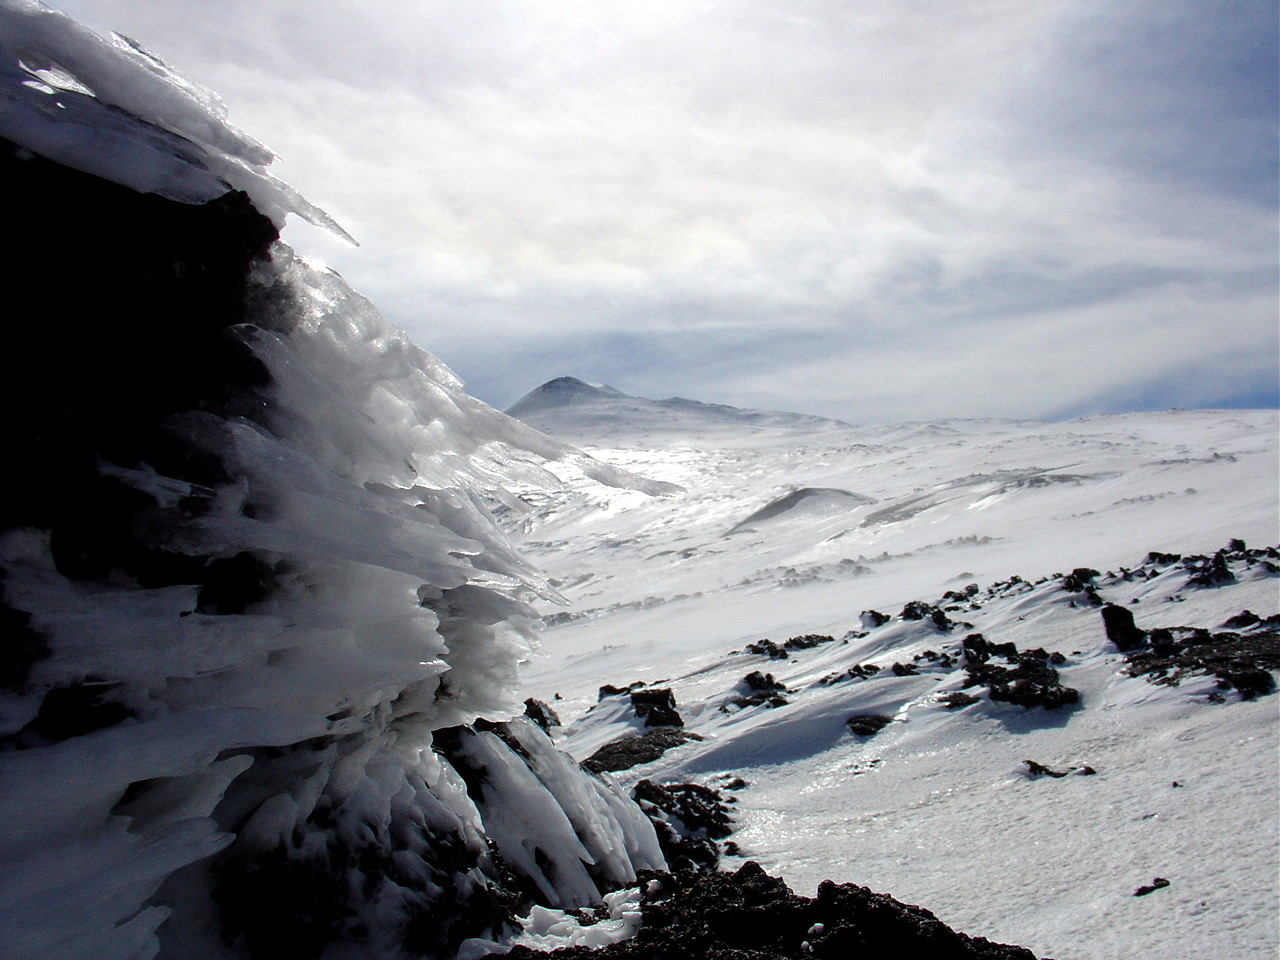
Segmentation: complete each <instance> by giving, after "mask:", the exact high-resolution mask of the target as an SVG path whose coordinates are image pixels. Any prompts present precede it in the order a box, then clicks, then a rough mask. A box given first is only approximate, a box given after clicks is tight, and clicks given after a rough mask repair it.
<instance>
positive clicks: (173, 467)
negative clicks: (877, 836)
mask: <svg viewBox="0 0 1280 960" xmlns="http://www.w3.org/2000/svg"><path fill="white" fill-rule="evenodd" d="M0 73H2V74H3V77H2V79H0V83H2V88H0V166H2V167H3V176H2V177H0V184H2V187H0V190H2V191H3V195H4V202H5V208H6V210H7V211H8V212H9V221H8V222H9V223H10V225H11V229H13V230H18V231H20V243H19V244H18V249H17V251H16V253H15V255H14V256H13V257H12V258H11V259H10V260H9V261H8V262H7V263H6V266H7V269H8V276H7V277H6V284H5V287H6V294H7V296H8V298H9V308H10V309H9V313H8V315H9V317H10V318H11V319H10V324H9V331H8V332H9V334H10V344H9V349H7V350H6V352H5V360H4V367H5V369H4V371H3V373H4V376H3V386H2V388H0V389H3V391H4V403H5V409H6V412H7V416H8V418H9V420H10V421H11V423H12V429H11V430H10V431H9V438H8V439H9V443H8V450H7V453H8V461H9V464H10V466H11V468H10V470H9V471H8V472H7V475H6V478H5V490H4V494H5V495H4V497H3V503H4V506H3V511H2V513H3V516H2V519H0V587H2V588H3V597H2V601H3V602H2V605H0V623H2V624H3V628H4V629H3V646H2V647H0V815H2V816H3V819H4V822H5V824H6V829H5V831H4V832H3V836H0V858H3V862H4V864H5V871H4V873H3V876H0V941H2V942H3V943H4V944H5V955H6V956H7V957H15V958H18V957H24V958H27V957H29V958H36V957H48V958H54V957H57V958H67V957H83V956H94V957H95V958H98V960H109V958H122V960H123V958H137V957H150V956H154V955H156V954H157V953H163V954H164V955H167V956H174V957H177V956H184V957H191V956H201V957H217V956H227V957H233V956H251V957H264V956H271V957H311V956H318V955H319V954H320V953H321V952H322V951H325V950H328V951H329V955H339V954H340V955H344V956H346V955H360V956H368V955H378V956H396V955H400V954H419V955H420V954H422V953H424V952H430V953H433V954H447V953H450V952H452V950H453V949H455V948H456V947H457V945H458V944H459V943H460V942H461V941H462V940H463V939H464V938H466V937H470V936H477V935H481V934H486V933H489V932H491V931H494V930H497V929H500V928H501V927H502V926H503V925H504V923H506V922H507V920H508V919H509V917H510V915H511V910H512V907H513V906H514V905H516V904H518V903H520V902H527V901H528V900H536V901H537V902H541V903H544V904H548V905H552V906H572V905H578V904H582V903H586V902H594V901H596V900H598V899H599V897H600V895H601V894H602V893H603V892H604V891H605V890H606V889H611V888H613V887H616V886H619V885H622V884H624V883H625V882H627V881H629V880H631V879H632V878H633V877H634V875H635V872H636V870H637V869H638V868H645V867H658V866H661V865H662V863H663V861H662V856H661V853H660V851H659V848H658V845H657V841H656V838H655V836H654V832H653V829H652V827H651V825H650V824H649V822H648V820H646V819H645V817H644V816H643V815H642V814H641V813H640V811H639V809H638V808H637V807H636V806H635V805H634V804H633V803H631V802H630V801H629V800H628V799H627V798H625V796H623V795H622V794H621V793H619V792H618V790H617V788H616V787H614V786H612V785H611V784H610V783H609V782H607V781H604V780H601V779H597V778H593V777H590V776H588V775H587V774H585V773H583V772H582V771H581V769H580V768H579V767H578V766H577V765H576V764H574V763H573V762H572V761H569V760H568V759H567V758H565V757H564V756H562V755H561V754H559V753H557V752H556V751H555V749H554V748H553V747H552V746H551V743H550V741H549V740H548V739H547V738H546V737H545V735H543V734H542V732H541V731H540V730H539V729H538V728H537V727H536V726H534V725H533V724H531V723H528V722H526V721H523V720H512V719H511V718H512V717H513V716H514V715H515V714H516V713H517V712H518V709H517V707H516V706H515V704H516V699H515V697H514V691H515V681H516V673H515V671H516V667H517V664H518V663H519V662H520V660H521V659H522V658H523V657H525V656H526V653H527V651H528V648H529V644H530V642H531V636H532V635H531V632H530V624H531V622H532V618H531V615H530V608H529V606H528V603H529V601H530V600H532V599H534V598H535V597H544V598H545V597H552V596H554V591H553V590H552V589H551V588H550V586H549V585H548V584H547V582H546V581H545V579H544V578H542V577H541V576H540V575H539V574H538V573H536V572H535V571H534V570H532V569H531V568H530V567H529V566H527V565H526V564H525V563H524V562H522V561H521V559H520V558H519V557H518V556H517V555H516V554H515V553H514V552H513V550H512V549H511V547H510V545H509V544H508V542H507V540H506V538H505V537H504V535H503V534H502V533H501V532H500V531H499V530H498V528H497V527H496V526H495V525H494V523H493V522H492V519H491V517H492V514H491V512H490V506H491V505H492V504H494V503H495V502H505V503H506V504H508V506H509V507H511V508H519V507H520V502H519V501H518V500H517V499H516V498H514V497H512V496H510V495H509V494H507V493H506V490H505V484H507V483H508V482H509V481H510V480H511V479H513V478H519V480H520V481H521V482H522V483H529V482H533V483H548V482H552V481H553V478H551V477H550V475H549V474H547V473H546V472H545V471H544V470H543V469H542V468H541V467H540V466H538V462H539V461H540V460H545V459H548V458H550V459H556V460H561V461H565V462H570V463H573V464H575V465H576V466H577V467H579V468H580V469H581V470H582V471H583V472H584V473H586V474H589V475H591V476H594V477H596V478H597V479H599V480H601V481H603V482H606V483H613V484H623V485H631V486H634V487H639V488H641V489H644V490H646V491H647V492H651V493H663V492H669V491H670V489H671V488H670V487H669V486H665V485H661V484H653V483H648V482H647V481H644V480H641V479H640V478H637V477H634V476H631V475H627V474H625V473H623V472H622V471H616V470H613V469H611V468H609V467H608V466H606V465H604V464H601V463H599V462H597V461H595V460H593V459H591V458H589V457H587V456H586V455H584V454H581V453H579V452H578V451H576V450H574V449H572V448H570V447H568V446H566V445H565V444H562V443H559V442H557V441H554V440H551V439H550V438H548V437H546V436H544V435H542V434H540V433H538V432H536V431H535V430H533V429H531V428H528V427H525V426H523V425H521V424H518V423H516V422H514V421H512V420H510V419H508V418H506V417H505V416H503V415H502V414H500V413H498V412H496V411H494V410H491V409H490V408H488V407H486V406H484V405H483V404H481V403H479V402H478V401H476V400H474V399H472V398H470V397H469V396H467V395H466V394H465V392H464V391H463V388H462V384H461V383H460V382H459V381H458V380H457V378H456V377H454V375H453V374H452V373H451V372H450V371H449V370H448V369H447V368H446V367H444V366H443V365H442V364H440V363H439V362H438V361H437V360H436V359H435V358H433V357H431V356H430V355H429V354H427V353H425V352H423V351H422V350H420V349H418V348H416V347H414V346H413V345H412V344H410V343H409V342H408V340H407V339H406V338H405V337H404V335H403V334H402V333H400V332H399V331H398V330H396V329H394V328H392V327H391V326H390V325H388V324H387V323H386V322H385V321H384V320H383V319H382V318H381V317H380V316H379V315H378V313H377V312H376V310H374V308H373V307H372V306H371V305H370V304H369V303H368V302H367V301H365V300H364V299H362V298H361V297H359V296H358V295H356V294H355V293H353V292H352V291H351V290H350V289H348V288H347V287H346V285H345V284H344V283H343V282H342V280H341V279H340V278H339V277H338V276H337V275H335V274H333V273H331V272H327V271H324V270H320V269H316V268H314V267H312V266H309V265H307V264H306V263H304V262H302V261H300V260H299V259H297V258H295V257H294V256H293V255H292V252H291V251H290V250H289V249H288V248H287V247H286V246H284V245H283V244H281V243H280V242H279V241H278V239H277V230H278V227H279V226H280V224H281V222H282V220H283V217H284V216H285V214H286V213H288V212H297V213H300V214H301V215H303V216H306V217H308V218H309V219H312V220H314V221H317V222H319V223H321V224H325V225H328V226H330V228H331V229H333V230H335V231H338V232H340V228H338V227H337V226H336V225H335V224H333V223H332V221H330V220H329V219H328V218H327V217H326V216H325V215H324V214H323V212H322V211H319V210H318V209H317V208H315V207H313V206H311V205H310V204H308V203H306V201H304V200H302V199H301V198H300V197H298V196H297V195H296V194H295V193H294V192H293V191H292V190H290V189H289V188H288V187H287V186H286V185H284V184H281V183H279V182H278V181H276V180H274V179H272V178H271V177H270V176H269V175H268V174H267V173H266V171H265V167H266V165H267V164H268V163H269V162H270V160H271V154H270V152H269V151H267V150H265V148H263V147H262V146H261V145H260V144H257V143H256V142H254V141H252V140H251V139H250V138H248V137H245V136H244V135H243V134H241V133H240V132H239V131H237V130H235V129H234V128H233V127H231V126H230V125H228V124H227V123H226V121H225V119H224V111H223V109H222V107H221V105H220V104H219V103H218V101H217V99H216V97H214V96H213V95H212V94H210V93H208V92H207V91H204V90H201V89H199V88H198V87H196V86H195V85H194V84H191V83H190V82H188V81H186V80H185V79H183V78H181V77H179V76H178V75H177V74H175V73H174V72H173V71H171V70H170V69H169V68H168V67H166V66H165V65H164V64H162V63H161V62H160V61H159V60H157V59H156V58H155V57H154V56H152V55H150V54H148V53H147V52H146V51H144V50H142V49H141V48H140V47H139V46H138V45H137V44H135V43H133V42H131V41H128V40H125V39H123V38H116V39H115V40H113V41H107V40H103V39H102V38H100V37H98V36H96V35H95V34H92V33H91V32H89V31H87V30H85V29H84V28H82V27H80V26H79V25H77V24H75V23H74V22H73V21H71V20H69V19H68V18H66V17H65V16H63V15H61V14H56V13H53V12H51V11H49V10H47V9H45V8H43V7H42V6H40V5H38V4H35V3H30V2H25V0H0ZM477 718H487V721H488V723H487V725H486V726H483V729H481V728H479V727H477V728H472V727H470V726H468V725H470V724H472V723H474V722H475V721H476V720H477ZM445 731H448V733H445ZM334 951H337V953H336V954H335V953H334ZM344 951H345V952H344Z"/></svg>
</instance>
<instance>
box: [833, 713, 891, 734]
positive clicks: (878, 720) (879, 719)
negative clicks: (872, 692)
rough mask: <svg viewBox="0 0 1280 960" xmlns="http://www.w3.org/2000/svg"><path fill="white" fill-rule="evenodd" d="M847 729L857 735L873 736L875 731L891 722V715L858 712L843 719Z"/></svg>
mask: <svg viewBox="0 0 1280 960" xmlns="http://www.w3.org/2000/svg"><path fill="white" fill-rule="evenodd" d="M845 723H846V724H848V726H849V730H850V731H852V732H853V733H855V734H856V735H858V736H859V737H874V736H875V735H876V734H877V733H879V732H880V731H881V730H883V729H884V728H885V727H887V726H888V725H889V724H891V723H893V717H886V716H884V715H883V714H879V713H859V714H856V715H854V716H852V717H850V718H849V719H848V720H846V721H845Z"/></svg>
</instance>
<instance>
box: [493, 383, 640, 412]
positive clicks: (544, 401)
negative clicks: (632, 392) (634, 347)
mask: <svg viewBox="0 0 1280 960" xmlns="http://www.w3.org/2000/svg"><path fill="white" fill-rule="evenodd" d="M626 396H627V395H626V394H625V393H623V392H622V391H621V390H615V389H614V388H613V387H610V386H608V385H606V384H595V383H587V382H586V381H585V380H579V379H578V378H577V377H567V376H566V377H555V378H554V379H551V380H548V381H547V382H546V383H544V384H542V385H541V386H538V387H534V389H532V390H530V391H529V392H528V393H526V394H525V395H524V396H523V397H521V398H520V399H519V400H517V401H516V402H515V403H513V404H512V405H511V407H510V408H509V409H508V410H507V413H508V414H509V415H511V416H513V417H519V416H520V414H521V413H530V412H533V411H537V410H547V409H554V408H557V407H563V406H569V405H576V404H580V403H583V402H589V401H591V400H601V399H605V398H625V397H626Z"/></svg>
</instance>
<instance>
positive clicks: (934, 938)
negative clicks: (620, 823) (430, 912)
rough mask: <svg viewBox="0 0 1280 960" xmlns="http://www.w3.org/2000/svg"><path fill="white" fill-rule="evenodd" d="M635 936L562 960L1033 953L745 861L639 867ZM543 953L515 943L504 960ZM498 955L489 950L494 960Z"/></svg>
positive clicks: (1027, 959)
mask: <svg viewBox="0 0 1280 960" xmlns="http://www.w3.org/2000/svg"><path fill="white" fill-rule="evenodd" d="M639 883H640V885H641V889H643V890H644V891H645V892H644V895H643V899H642V902H641V911H642V915H643V919H642V921H641V926H640V929H639V930H638V931H637V933H636V935H635V936H634V937H632V938H631V939H629V940H623V941H621V942H619V943H613V944H610V945H608V946H606V947H603V948H598V949H591V948H586V947H572V948H567V949H561V950H556V951H554V952H552V953H551V955H552V956H556V957H561V958H565V960H689V958H690V957H697V958H699V960H850V958H863V957H867V958H870V957H896V956H919V957H927V958H929V960H1035V955H1034V954H1033V953H1032V952H1031V951H1029V950H1027V949H1025V948H1023V947H1016V946H1009V945H1006V944H999V943H993V942H991V941H989V940H986V939H983V938H980V937H969V936H966V935H965V934H962V933H957V932H956V931H954V930H952V929H951V928H950V927H948V926H946V925H945V924H944V923H942V922H941V921H940V920H938V918H937V917H935V916H934V915H933V914H932V913H930V912H929V911H928V910H924V909H922V908H920V907H915V906H908V905H907V904H904V903H901V902H899V901H897V900H894V899H893V898H892V897H889V896H887V895H885V894H881V893H875V892H873V891H871V890H869V889H867V888H866V887H860V886H858V885H856V884H852V883H843V884H836V883H832V882H831V881H829V880H827V881H824V882H823V883H822V884H821V885H820V886H819V887H818V895H817V897H815V898H812V899H811V898H808V897H800V896H797V895H796V894H794V893H792V892H791V890H790V889H789V888H788V887H787V885H786V884H785V883H784V882H783V881H782V880H780V879H778V878H777V877H771V876H769V875H768V874H766V873H765V872H764V870H763V869H762V868H761V867H760V865H759V864H757V863H755V862H754V861H748V862H747V863H745V864H743V866H742V867H741V868H740V869H739V870H738V871H737V872H735V873H699V872H695V871H682V872H679V873H675V874H670V873H655V872H652V871H647V870H646V871H641V873H640V876H639ZM546 955H547V954H545V953H540V952H538V951H535V950H532V949H530V948H528V947H524V946H517V947H515V948H513V949H512V950H511V952H510V953H507V954H505V955H504V956H505V957H506V958H507V960H536V958H537V957H542V956H546ZM497 956H498V955H491V958H492V960H497Z"/></svg>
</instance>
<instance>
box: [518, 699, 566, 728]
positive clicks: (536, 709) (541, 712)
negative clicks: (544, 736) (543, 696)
mask: <svg viewBox="0 0 1280 960" xmlns="http://www.w3.org/2000/svg"><path fill="white" fill-rule="evenodd" d="M524 715H525V716H526V717H528V718H529V719H530V720H532V721H533V722H534V723H536V724H537V725H538V726H540V727H541V728H542V729H543V730H544V731H547V732H550V730H551V728H552V727H558V726H560V717H559V716H558V715H557V714H556V712H555V711H554V710H553V709H551V706H550V705H549V704H547V703H546V702H545V701H543V700H538V699H535V698H534V697H530V698H529V699H528V700H526V701H525V702H524Z"/></svg>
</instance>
